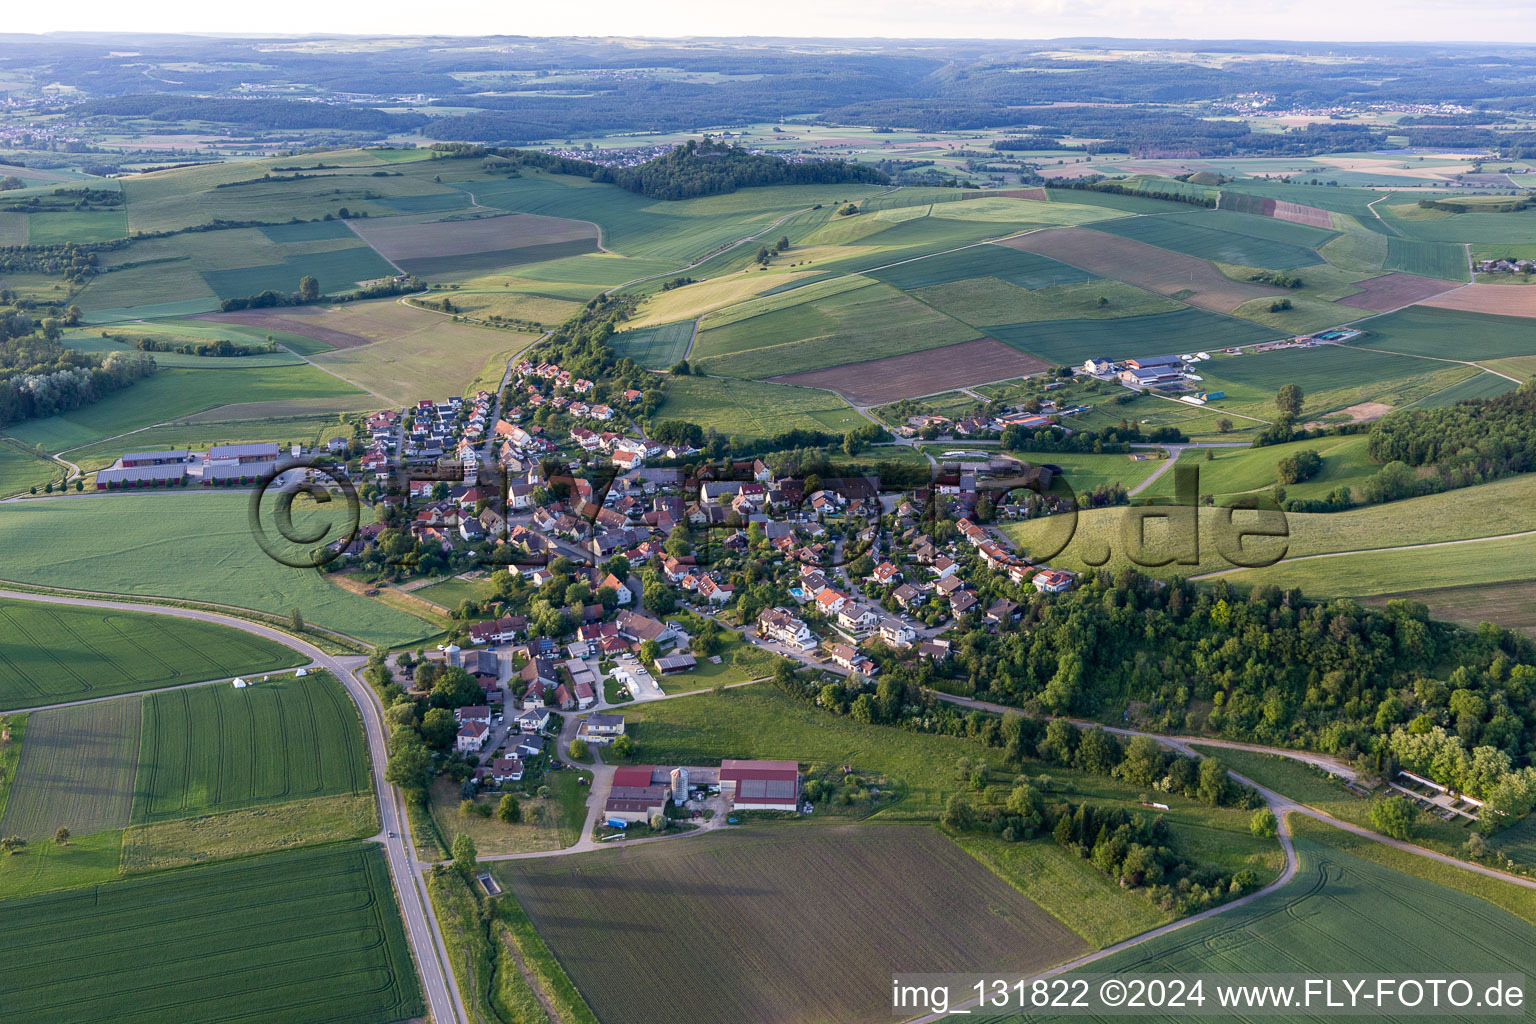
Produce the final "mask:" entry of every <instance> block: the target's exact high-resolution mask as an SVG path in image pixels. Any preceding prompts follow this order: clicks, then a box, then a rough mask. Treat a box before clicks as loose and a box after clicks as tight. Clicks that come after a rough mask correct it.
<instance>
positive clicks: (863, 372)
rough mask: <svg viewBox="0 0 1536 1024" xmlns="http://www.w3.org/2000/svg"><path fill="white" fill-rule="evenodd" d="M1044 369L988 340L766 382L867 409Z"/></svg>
mask: <svg viewBox="0 0 1536 1024" xmlns="http://www.w3.org/2000/svg"><path fill="white" fill-rule="evenodd" d="M1049 368H1050V364H1048V363H1045V362H1042V361H1041V360H1039V359H1036V358H1034V357H1033V356H1031V355H1029V354H1028V353H1024V352H1019V351H1016V350H1015V349H1011V348H1009V347H1008V346H1007V345H1000V344H998V343H997V342H996V341H993V340H992V339H991V338H977V339H976V340H974V341H965V342H961V343H959V344H957V345H947V346H945V347H943V348H940V349H935V350H929V351H926V352H912V353H909V354H907V355H902V356H891V357H889V358H887V359H873V360H870V361H868V362H863V363H852V364H849V365H846V366H835V367H832V368H831V369H826V370H815V371H812V372H810V373H795V374H789V375H786V376H783V377H770V378H769V380H773V381H778V382H781V383H785V384H795V385H799V386H800V387H807V388H826V389H827V390H829V391H835V392H837V393H838V394H840V395H842V396H843V397H845V398H847V399H848V400H849V401H850V402H853V403H854V404H856V405H861V406H868V405H880V404H882V403H885V402H893V401H895V400H897V399H898V398H912V397H915V396H917V395H927V394H933V393H935V392H936V391H945V390H948V389H951V388H956V387H964V386H966V385H968V384H981V383H985V382H987V381H994V380H1004V379H1008V378H1012V377H1020V376H1024V375H1026V374H1031V373H1039V372H1040V371H1042V370H1046V369H1049Z"/></svg>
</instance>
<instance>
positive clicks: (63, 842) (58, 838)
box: [53, 825, 69, 846]
mask: <svg viewBox="0 0 1536 1024" xmlns="http://www.w3.org/2000/svg"><path fill="white" fill-rule="evenodd" d="M53 841H54V842H56V843H58V844H59V845H60V846H68V845H69V827H68V826H66V825H60V826H59V827H58V829H57V830H56V831H55V832H54V833H53Z"/></svg>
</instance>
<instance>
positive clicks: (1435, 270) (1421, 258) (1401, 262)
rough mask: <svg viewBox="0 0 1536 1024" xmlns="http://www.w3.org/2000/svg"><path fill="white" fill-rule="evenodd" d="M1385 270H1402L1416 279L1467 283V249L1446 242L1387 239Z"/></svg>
mask: <svg viewBox="0 0 1536 1024" xmlns="http://www.w3.org/2000/svg"><path fill="white" fill-rule="evenodd" d="M1385 269H1387V270H1402V271H1406V272H1407V273H1410V274H1418V275H1419V276H1420V277H1438V278H1440V279H1441V280H1445V281H1465V280H1467V274H1468V269H1467V250H1466V249H1465V248H1464V247H1462V246H1460V245H1453V244H1451V243H1449V242H1421V241H1418V240H1416V239H1412V238H1389V239H1387V262H1386V265H1385Z"/></svg>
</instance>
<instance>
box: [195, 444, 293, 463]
mask: <svg viewBox="0 0 1536 1024" xmlns="http://www.w3.org/2000/svg"><path fill="white" fill-rule="evenodd" d="M204 461H206V462H210V463H213V462H233V463H238V464H249V463H255V462H276V461H277V445H276V443H274V442H272V441H260V442H256V443H254V444H216V445H214V446H213V447H212V448H209V449H208V454H207V455H206V456H204Z"/></svg>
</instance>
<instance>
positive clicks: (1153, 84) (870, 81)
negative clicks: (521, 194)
mask: <svg viewBox="0 0 1536 1024" xmlns="http://www.w3.org/2000/svg"><path fill="white" fill-rule="evenodd" d="M1071 45H1072V47H1073V48H1075V49H1078V50H1080V51H1083V52H1080V53H1075V54H1074V53H1070V52H1062V47H1061V45H1059V44H1057V45H1050V44H1038V43H1029V42H1023V41H1008V40H989V41H987V42H986V43H984V44H983V43H977V42H965V41H933V40H929V41H920V42H919V41H914V42H910V43H909V42H902V41H895V40H888V41H883V42H880V43H878V44H872V45H870V46H868V47H864V46H861V47H859V48H858V49H856V50H853V51H850V50H849V49H848V48H847V47H846V46H845V45H840V44H838V43H837V42H835V41H816V40H801V41H797V42H796V43H795V44H794V45H793V46H789V45H785V46H774V45H760V46H754V47H752V48H750V49H744V48H742V47H740V46H738V45H735V44H733V43H732V42H730V41H728V40H691V41H689V42H687V43H669V42H666V41H660V40H653V41H648V43H647V45H645V46H643V47H635V46H633V45H628V44H627V42H626V41H625V40H622V39H614V38H594V39H533V38H526V37H520V38H517V39H515V40H513V39H509V38H501V39H496V40H480V41H477V40H474V39H457V40H445V39H435V40H432V39H423V40H417V41H412V42H410V43H405V42H404V41H400V42H398V43H393V44H391V45H390V46H388V47H379V48H370V47H367V46H360V47H358V48H356V49H355V50H352V51H349V52H322V51H307V50H296V49H289V48H286V47H284V46H272V45H270V44H269V42H264V41H261V40H254V39H218V38H195V37H177V36H140V37H135V36H132V35H123V36H116V37H112V38H107V37H99V36H98V37H91V36H88V35H84V34H81V35H76V36H73V37H71V38H70V39H69V40H62V39H57V38H41V37H39V38H36V39H25V38H21V37H13V41H12V42H11V50H12V56H11V60H10V63H9V64H8V67H10V68H13V69H22V70H24V71H25V72H26V73H27V74H28V75H30V77H31V79H32V80H33V81H36V82H40V83H50V84H51V83H59V84H62V85H66V86H70V87H72V88H73V89H75V90H78V92H76V93H74V94H72V95H75V96H79V97H84V98H85V102H84V103H83V104H78V105H76V106H74V107H73V109H76V110H80V111H82V112H85V113H89V114H100V115H107V116H134V117H149V118H153V119H156V120H160V121H166V122H169V121H177V120H199V121H211V122H215V123H224V124H230V125H237V126H241V127H245V128H247V129H250V130H274V131H283V130H338V131H353V132H368V133H374V134H378V133H384V132H391V131H396V130H409V129H410V128H414V127H416V126H418V125H423V124H425V131H426V133H427V134H428V135H429V136H430V137H432V138H438V139H444V140H463V141H475V142H484V143H501V144H516V143H527V142H532V141H536V140H538V141H558V140H561V139H569V138H577V137H585V136H589V135H591V134H593V133H598V134H604V133H610V132H635V131H678V130H698V129H700V128H706V127H719V126H729V125H739V124H746V123H752V122H758V123H761V122H764V121H775V120H779V119H784V118H791V117H793V118H802V117H804V116H806V115H807V114H811V115H815V116H819V117H820V118H822V119H823V120H825V121H827V122H829V123H840V124H861V125H873V126H887V127H893V128H916V129H921V130H963V129H972V128H981V127H1017V128H1019V129H1020V130H1021V131H1028V132H1030V133H1054V132H1060V131H1074V130H1078V129H1081V130H1082V131H1084V132H1086V133H1087V134H1088V135H1089V136H1090V137H1099V138H1105V139H1106V141H1105V142H1104V143H1102V145H1104V146H1107V147H1112V148H1123V149H1124V150H1125V151H1129V152H1145V153H1153V152H1158V153H1161V152H1164V151H1170V152H1178V153H1189V154H1191V155H1194V154H1197V153H1198V154H1200V155H1218V154H1240V153H1253V154H1275V155H1289V154H1304V153H1312V152H1327V151H1330V150H1340V149H1345V148H1351V147H1353V148H1371V147H1373V146H1374V145H1376V144H1378V143H1379V141H1380V139H1381V138H1382V136H1381V134H1380V133H1379V132H1373V131H1370V130H1368V129H1362V128H1360V127H1359V126H1356V125H1352V124H1349V123H1347V122H1338V123H1326V124H1323V125H1320V126H1314V127H1312V128H1303V129H1296V128H1293V129H1291V130H1288V131H1280V132H1258V133H1254V132H1251V131H1249V130H1248V128H1247V126H1246V125H1244V124H1241V123H1237V122H1221V121H1209V122H1206V121H1201V120H1199V119H1198V118H1190V117H1189V116H1188V114H1181V113H1177V112H1174V111H1171V110H1169V109H1168V107H1169V106H1170V105H1179V104H1199V105H1206V106H1209V108H1210V110H1211V112H1213V113H1223V112H1229V111H1231V110H1234V109H1235V106H1234V104H1236V103H1237V102H1238V98H1239V97H1248V96H1253V95H1255V94H1259V95H1266V96H1271V97H1273V104H1274V105H1275V106H1276V107H1282V108H1283V107H1291V106H1309V107H1320V106H1329V105H1335V104H1354V103H1398V104H1403V103H1422V104H1435V105H1440V104H1460V105H1462V106H1464V107H1465V108H1467V111H1468V112H1466V113H1454V112H1447V113H1444V114H1435V115H1431V114H1425V115H1419V116H1414V117H1410V118H1408V119H1405V120H1404V121H1403V122H1402V123H1401V124H1400V125H1399V126H1398V129H1397V130H1398V131H1404V132H1406V133H1407V135H1408V138H1409V142H1408V144H1409V145H1412V146H1436V145H1443V146H1469V145H1475V146H1489V147H1493V146H1499V147H1501V148H1502V149H1503V150H1504V152H1505V153H1506V155H1514V154H1515V151H1516V150H1520V151H1523V150H1525V149H1530V148H1536V139H1533V138H1532V137H1531V136H1530V133H1526V134H1525V136H1524V137H1522V136H1517V135H1511V136H1500V135H1498V134H1496V133H1494V132H1492V131H1491V130H1490V127H1489V126H1490V125H1500V124H1503V123H1507V114H1505V113H1502V112H1507V111H1517V112H1520V111H1531V110H1533V109H1536V100H1533V99H1532V97H1533V96H1536V56H1533V55H1532V54H1531V52H1530V51H1529V50H1526V49H1522V48H1518V47H1502V46H1499V45H1497V44H1484V45H1479V46H1471V45H1444V46H1435V45H1423V46H1411V45H1370V44H1357V45H1350V44H1306V43H1284V44H1278V43H1273V42H1270V43H1266V44H1257V43H1243V42H1222V43H1214V42H1213V43H1207V44H1204V45H1203V46H1202V49H1203V50H1208V51H1215V52H1221V53H1232V54H1242V55H1243V59H1241V60H1233V61H1228V62H1221V63H1216V64H1212V63H1210V62H1205V61H1196V60H1190V59H1189V58H1187V57H1186V56H1185V55H1184V54H1183V53H1182V52H1180V50H1179V48H1178V47H1177V45H1175V44H1169V43H1166V42H1157V41H1146V42H1138V41H1129V40H1128V41H1124V42H1121V43H1118V44H1116V45H1119V46H1131V47H1134V48H1137V49H1140V50H1142V51H1143V56H1142V57H1140V58H1139V59H1135V60H1106V59H1102V57H1100V56H1099V55H1097V54H1094V53H1092V52H1089V51H1092V50H1094V49H1097V48H1099V47H1100V46H1102V45H1103V44H1094V43H1092V42H1087V41H1081V40H1079V41H1073V42H1072V44H1071ZM125 46H127V47H129V48H130V51H129V52H125V51H124V47H125ZM1106 49H1107V48H1106ZM1314 55H1327V57H1328V58H1329V59H1328V60H1327V61H1326V62H1323V63H1318V62H1313V61H1308V60H1305V59H1297V58H1305V57H1308V56H1314ZM296 86H297V87H299V88H301V89H303V91H304V92H306V93H308V94H310V95H317V96H320V97H324V98H328V99H329V100H332V101H336V102H320V103H315V102H303V101H296V100H289V99H278V98H268V97H270V96H271V95H272V94H270V93H268V94H266V95H261V94H258V95H256V96H251V95H250V91H251V90H262V89H293V88H294V87H296ZM226 97H228V98H226ZM403 104H409V105H412V106H422V107H431V106H439V107H442V108H445V115H446V116H443V117H440V118H435V119H431V120H430V121H424V120H423V118H422V115H420V114H416V113H400V114H391V113H386V112H384V111H383V110H381V109H379V108H381V107H389V106H395V105H403ZM450 108H451V109H450ZM465 108H470V109H469V110H468V111H467V112H466V111H465ZM1483 108H1494V109H1495V110H1497V111H1500V113H1495V114H1491V115H1490V114H1483V113H1480V112H1479V111H1480V110H1482V109H1483ZM59 109H61V110H63V109H70V108H68V107H64V106H61V107H60V108H59ZM1090 128H1093V129H1095V130H1093V131H1088V129H1090Z"/></svg>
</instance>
